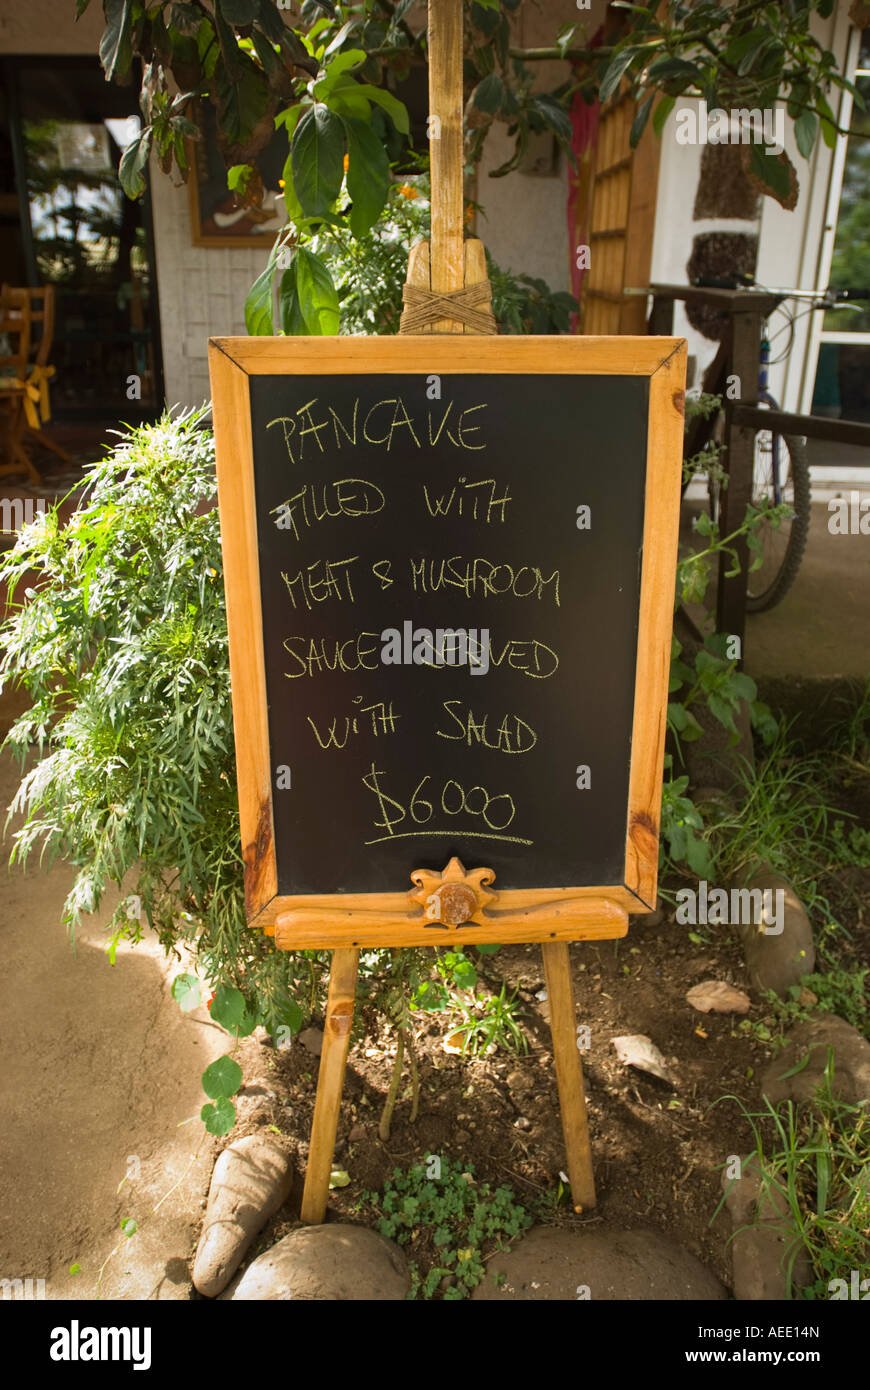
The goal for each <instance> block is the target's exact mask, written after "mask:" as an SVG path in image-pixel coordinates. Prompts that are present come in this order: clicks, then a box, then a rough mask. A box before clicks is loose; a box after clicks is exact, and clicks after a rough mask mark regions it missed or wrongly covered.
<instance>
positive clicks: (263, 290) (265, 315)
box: [245, 264, 273, 338]
mask: <svg viewBox="0 0 870 1390" xmlns="http://www.w3.org/2000/svg"><path fill="white" fill-rule="evenodd" d="M272 273H273V267H272V265H271V264H270V265H267V267H266V269H265V270H264V271H263V273H262V275H258V276H257V278H256V280H255V281H254V283H253V285H252V286H251V288H250V290H249V291H248V297H247V299H246V300H245V327H246V328H247V330H248V332H249V333H250V334H251V336H252V337H255V338H256V337H260V338H262V337H265V336H267V335H268V334H270V333H271V332H272V331H273V329H272Z"/></svg>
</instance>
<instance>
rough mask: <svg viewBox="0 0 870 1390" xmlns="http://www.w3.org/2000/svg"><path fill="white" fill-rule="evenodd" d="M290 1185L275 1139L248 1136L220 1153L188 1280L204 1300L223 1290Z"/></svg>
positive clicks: (284, 1155) (285, 1158)
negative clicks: (189, 1279) (191, 1279)
mask: <svg viewBox="0 0 870 1390" xmlns="http://www.w3.org/2000/svg"><path fill="white" fill-rule="evenodd" d="M292 1186H293V1169H292V1166H291V1163H290V1158H289V1155H288V1154H287V1152H286V1150H285V1148H284V1147H283V1146H282V1145H281V1144H280V1142H279V1141H278V1140H277V1138H276V1137H275V1136H273V1135H268V1134H251V1135H248V1136H247V1137H246V1138H244V1139H237V1140H236V1142H235V1143H234V1144H231V1145H230V1146H229V1148H227V1149H224V1151H223V1153H222V1154H221V1155H220V1157H219V1158H218V1161H217V1163H216V1164H215V1166H214V1172H213V1173H212V1177H211V1187H210V1188H209V1194H208V1206H207V1207H206V1213H205V1222H204V1224H203V1228H202V1235H201V1236H200V1238H199V1245H198V1246H197V1249H196V1258H195V1260H194V1264H193V1282H194V1285H195V1287H196V1288H197V1289H199V1292H200V1293H201V1294H204V1295H205V1297H206V1298H216V1297H217V1296H218V1294H219V1293H220V1292H221V1291H222V1290H223V1289H225V1288H226V1286H227V1284H228V1283H229V1282H230V1279H231V1278H232V1277H233V1275H234V1274H235V1272H236V1270H237V1269H238V1267H239V1265H240V1264H241V1262H242V1259H243V1258H244V1255H245V1252H246V1250H247V1249H248V1246H249V1245H250V1244H251V1241H252V1240H253V1239H254V1236H255V1235H256V1234H257V1232H258V1231H259V1230H260V1229H261V1228H262V1227H263V1226H264V1225H265V1223H266V1222H267V1221H268V1219H269V1217H270V1216H273V1215H274V1214H275V1212H276V1211H278V1210H279V1208H280V1207H282V1206H283V1204H284V1203H285V1202H286V1200H287V1198H288V1197H289V1195H290V1190H291V1188H292Z"/></svg>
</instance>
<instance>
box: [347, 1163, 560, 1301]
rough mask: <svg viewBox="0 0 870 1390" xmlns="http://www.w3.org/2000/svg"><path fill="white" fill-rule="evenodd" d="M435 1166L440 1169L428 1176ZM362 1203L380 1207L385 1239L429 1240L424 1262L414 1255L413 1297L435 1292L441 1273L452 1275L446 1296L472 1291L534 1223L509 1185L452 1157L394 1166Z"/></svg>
mask: <svg viewBox="0 0 870 1390" xmlns="http://www.w3.org/2000/svg"><path fill="white" fill-rule="evenodd" d="M433 1171H436V1172H437V1173H438V1174H439V1176H433V1177H429V1176H428V1174H429V1173H430V1172H433ZM358 1206H359V1208H362V1207H365V1206H368V1207H373V1208H374V1209H375V1210H376V1211H378V1212H380V1220H379V1221H378V1222H377V1229H378V1230H379V1231H380V1233H381V1235H382V1236H386V1238H387V1239H388V1240H395V1241H396V1242H397V1244H399V1245H403V1246H404V1245H408V1244H410V1243H411V1242H412V1241H413V1242H415V1246H416V1249H418V1250H421V1247H422V1249H423V1250H425V1246H426V1245H428V1246H429V1247H430V1250H429V1252H427V1253H428V1259H426V1260H424V1261H422V1262H421V1265H422V1267H421V1265H420V1264H417V1263H416V1262H410V1263H409V1267H410V1270H411V1291H410V1293H409V1294H408V1297H409V1298H412V1299H417V1298H421V1299H434V1298H436V1297H437V1296H438V1290H439V1286H440V1285H441V1283H442V1281H448V1282H447V1283H446V1287H445V1289H444V1291H443V1293H442V1294H441V1297H442V1298H443V1299H445V1300H457V1299H462V1298H467V1297H468V1295H469V1294H470V1293H471V1292H472V1291H473V1290H474V1289H476V1288H477V1286H478V1284H479V1283H481V1281H482V1280H483V1277H484V1274H485V1273H486V1269H485V1265H486V1261H487V1259H489V1257H490V1256H491V1255H492V1254H494V1253H495V1252H496V1250H500V1249H503V1248H504V1247H505V1246H507V1245H509V1244H510V1242H511V1241H512V1240H514V1239H515V1237H516V1236H518V1235H519V1234H520V1232H521V1231H523V1230H525V1229H526V1227H527V1226H530V1225H531V1224H532V1218H531V1217H530V1216H529V1214H528V1212H527V1211H526V1210H525V1209H524V1208H523V1207H522V1206H520V1204H519V1203H518V1202H517V1201H516V1198H515V1196H514V1193H513V1192H512V1190H511V1189H510V1188H509V1187H497V1188H492V1187H491V1186H490V1184H489V1183H486V1182H484V1183H479V1182H477V1180H476V1179H475V1176H474V1165H473V1164H471V1163H469V1164H466V1165H463V1164H462V1163H458V1162H453V1161H451V1160H450V1159H449V1158H437V1157H429V1158H428V1159H427V1162H426V1163H417V1164H414V1166H413V1167H411V1168H407V1169H404V1170H403V1169H401V1168H394V1169H393V1176H392V1178H391V1179H388V1180H387V1181H386V1182H385V1183H384V1189H383V1192H382V1193H380V1194H379V1193H377V1192H364V1193H363V1194H362V1196H361V1197H360V1201H359V1204H358ZM417 1242H420V1244H416V1243H417Z"/></svg>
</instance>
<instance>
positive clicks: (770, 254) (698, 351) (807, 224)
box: [650, 3, 849, 410]
mask: <svg viewBox="0 0 870 1390" xmlns="http://www.w3.org/2000/svg"><path fill="white" fill-rule="evenodd" d="M847 11H848V6H846V5H845V4H842V3H841V4H839V5H837V6H835V9H834V13H833V14H832V16H831V18H830V19H828V20H826V21H822V20H819V19H818V16H817V17H816V21H815V23H814V25H813V32H814V33H815V35H816V37H817V38H818V39H819V40H820V42H822V43H823V44H824V45H825V46H826V47H829V48H831V49H832V50H833V51H834V52H835V53H836V54H837V58H838V64H839V65H840V66H841V67H842V66H843V65H844V64H845V60H846V48H847V40H848V31H849V21H848V13H847ZM833 104H834V109H835V110H836V102H834V103H833ZM677 105H678V107H682V106H691V105H693V103H691V102H687V101H684V100H683V99H682V98H681V99H680V101H679V102H678V104H677ZM785 124H786V142H785V149H786V152H787V154H788V156H789V158H790V160H791V162H792V164H793V165H794V167H795V169H796V171H797V176H798V181H799V184H800V193H799V197H798V203H797V206H796V208H795V209H794V211H792V212H786V210H785V209H784V208H782V207H780V205H779V204H778V203H777V202H776V201H775V199H773V198H769V197H765V198H763V199H762V202H761V209H760V215H759V217H758V219H757V220H756V221H755V222H750V221H746V220H742V219H741V220H737V219H723V218H717V219H715V220H705V221H697V222H696V221H694V220H693V219H692V206H693V203H694V197H695V189H696V188H697V185H698V176H699V174H700V168H701V154H702V148H701V146H700V145H680V144H678V143H677V139H676V131H677V121H676V111H673V112H671V115H670V117H669V118H668V121H667V122H666V124H665V127H664V129H663V131H662V136H661V140H662V151H661V163H660V167H659V185H658V201H657V204H656V224H655V237H654V242H653V260H652V269H651V275H650V279H651V280H652V281H654V282H655V281H658V282H660V283H662V282H664V283H679V284H686V283H687V273H686V265H687V262H688V260H689V257H690V255H691V251H692V242H693V239H694V238H695V237H696V236H698V234H699V233H702V232H708V231H739V232H744V233H745V232H749V233H750V234H752V233H754V234H757V235H758V238H759V246H758V261H757V266H756V279H757V281H758V283H759V284H762V285H770V286H788V287H793V288H810V289H812V288H815V286H816V283H817V281H816V265H817V257H818V247H819V243H820V241H821V237H822V232H823V230H824V211H825V200H826V195H827V189H828V184H829V179H830V174H831V166H832V160H833V155H832V152H831V151H830V150H829V149H828V148H827V146H826V145H825V144H824V142H823V141H822V140H821V137H819V138H818V139H817V141H816V146H815V149H814V150H813V153H812V155H811V157H810V161H809V163H808V162H807V161H806V160H805V159H804V158H803V157H802V156H801V155H800V154H799V153H798V150H797V147H796V145H795V141H794V134H793V126H792V122H791V121H790V120H788V118H786V123H785ZM783 322H784V320H783V319H782V318H778V319H776V320H774V321H773V322H772V325H771V327H772V330H773V331H774V332H775V331H776V329H777V328H778V327H779V326H781V324H782V323H783ZM807 322H808V320H806V319H804V320H802V323H801V327H800V329H799V331H798V332H797V334H796V337H795V342H794V345H793V347H792V351H791V354H790V356H789V358H788V360H787V361H786V362H785V363H781V364H779V365H777V366H774V367H773V368H772V370H771V378H770V380H771V390H772V392H773V394H774V395H775V396H776V397H777V398H778V399H779V401H780V403H781V405H782V406H783V408H784V409H786V410H799V409H800V408H801V404H802V402H801V380H802V377H803V376H804V375H805V374H806V363H805V358H806V350H807V327H806V325H807ZM674 332H675V333H677V334H679V335H680V336H682V337H686V338H687V339H688V342H689V354H690V356H694V357H695V359H696V363H697V366H696V375H695V382H696V383H699V382H700V379H701V375H702V373H703V371H704V369H705V368H706V366H707V365H708V364H709V362H710V361H711V360H712V358H713V356H714V355H715V352H716V348H717V346H718V344H717V343H715V342H713V341H711V340H710V339H709V338H706V337H704V336H703V335H702V334H700V333H698V332H697V331H696V330H695V329H694V328H692V326H691V325H690V324H689V322H688V320H687V318H686V315H685V311H684V309H683V307H682V305H680V304H677V305H676V311H675V315H674ZM785 341H786V335H782V336H780V337H778V338H776V339H775V340H774V341H773V344H772V347H773V354H772V355H773V356H776V355H777V353H778V351H780V350H781V348H782V346H783V345H784V343H785Z"/></svg>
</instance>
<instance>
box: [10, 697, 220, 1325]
mask: <svg viewBox="0 0 870 1390" xmlns="http://www.w3.org/2000/svg"><path fill="white" fill-rule="evenodd" d="M7 722H8V721H7ZM4 731H5V730H4ZM17 783H18V778H17V766H16V764H14V763H13V761H12V759H11V758H10V757H9V756H8V755H3V757H2V758H0V806H2V807H6V806H7V805H8V804H9V802H10V800H11V798H12V795H13V793H14V790H15V788H16V786H17ZM6 851H7V852H8V846H6ZM2 857H3V859H4V861H5V859H6V858H7V853H6V852H4V853H3V856H2ZM2 872H3V875H4V877H3V886H2V894H0V940H2V950H3V967H4V968H3V971H2V973H0V1051H2V1057H3V1066H2V1069H0V1078H2V1080H0V1107H2V1115H3V1125H2V1129H0V1279H2V1278H6V1279H27V1278H32V1279H44V1280H45V1281H46V1285H45V1296H46V1298H49V1299H57V1298H95V1297H98V1296H99V1293H100V1292H101V1293H102V1296H103V1297H104V1298H115V1299H117V1298H124V1299H130V1298H159V1299H166V1298H170V1299H172V1298H187V1297H188V1295H189V1290H190V1284H189V1279H188V1271H187V1265H186V1258H187V1256H188V1255H189V1254H190V1252H191V1245H192V1240H193V1235H194V1231H195V1228H196V1224H197V1220H198V1218H199V1215H200V1201H201V1199H202V1197H203V1196H204V1194H205V1192H206V1190H207V1184H208V1178H209V1174H210V1170H211V1161H212V1148H211V1142H212V1141H210V1140H208V1139H207V1140H206V1141H205V1142H203V1143H202V1144H200V1140H201V1136H202V1135H203V1133H204V1131H203V1126H202V1125H201V1123H200V1122H199V1120H198V1118H197V1119H196V1120H195V1121H194V1122H193V1123H192V1124H186V1125H185V1124H182V1122H183V1121H184V1120H187V1119H188V1118H190V1117H191V1116H198V1115H199V1110H200V1107H201V1106H202V1104H203V1102H204V1099H205V1097H204V1096H203V1093H202V1090H201V1086H200V1075H201V1073H202V1071H203V1069H204V1068H205V1067H206V1066H208V1064H209V1062H210V1061H212V1060H213V1059H214V1058H215V1057H216V1056H219V1055H220V1054H221V1053H222V1052H223V1051H225V1050H226V1047H225V1044H226V1041H227V1039H226V1034H224V1033H223V1031H222V1030H221V1029H219V1028H217V1027H216V1025H214V1024H212V1023H211V1021H210V1020H209V1017H208V1014H207V1013H205V1012H204V1011H202V1010H198V1011H196V1013H194V1014H189V1015H184V1014H182V1013H181V1010H180V1009H179V1007H178V1005H177V1004H176V1003H175V1001H174V1000H173V999H172V998H171V996H170V994H169V984H170V981H171V979H172V977H173V976H174V975H175V974H177V973H178V971H179V969H181V968H182V967H181V966H179V965H178V963H177V962H172V963H171V964H168V963H167V962H166V961H165V959H164V957H163V952H162V951H161V949H160V947H159V946H158V945H157V944H156V943H155V942H153V941H152V942H148V941H147V940H146V941H145V942H143V943H142V944H141V945H140V946H137V947H136V948H135V949H134V948H132V947H130V946H126V947H123V946H122V947H121V948H119V950H118V955H117V964H116V965H115V966H114V968H113V967H111V966H110V965H109V963H108V960H107V958H106V955H105V952H104V949H103V947H104V945H105V940H106V938H105V936H104V934H103V932H102V930H101V922H102V921H104V920H105V919H106V916H107V915H108V914H104V915H103V916H102V917H98V918H96V919H94V920H91V921H90V922H88V923H87V924H86V925H85V926H84V927H83V928H82V929H81V930H80V931H79V932H78V935H77V947H76V953H75V955H73V953H72V950H71V947H70V943H69V940H68V937H67V933H66V930H65V928H64V927H63V926H62V925H61V912H62V905H63V900H64V897H65V895H66V893H67V891H68V888H69V885H70V883H71V881H72V877H73V874H72V871H71V870H70V869H69V867H68V866H66V865H63V864H61V865H58V866H57V867H55V868H53V869H51V870H50V871H48V872H42V873H41V872H39V870H38V868H37V867H36V865H35V864H34V866H33V868H32V869H30V870H29V871H28V873H27V875H26V877H25V875H24V874H23V873H22V872H21V871H20V869H19V870H12V871H11V872H9V871H7V870H6V869H5V865H4V867H3V870H2ZM114 901H116V900H115V899H113V903H112V905H114ZM179 1125H181V1128H179ZM197 1147H199V1158H198V1160H197V1161H196V1162H195V1163H194V1164H193V1166H192V1167H190V1158H191V1154H192V1153H193V1152H194V1151H195V1150H196V1149H197ZM128 1171H129V1172H131V1173H132V1174H133V1177H132V1178H131V1180H129V1181H128V1182H125V1183H124V1185H123V1187H122V1189H121V1192H120V1193H118V1191H117V1189H118V1184H119V1183H120V1182H121V1180H122V1179H123V1178H124V1176H125V1174H126V1173H127V1172H128ZM179 1179H181V1180H182V1181H181V1182H180V1185H179V1187H178V1189H177V1190H176V1191H175V1192H174V1193H173V1194H172V1195H171V1196H170V1198H169V1199H168V1200H167V1201H166V1202H165V1203H164V1205H163V1206H162V1207H161V1209H160V1211H159V1212H158V1214H157V1216H151V1215H150V1213H151V1212H152V1210H153V1208H154V1207H155V1205H156V1204H157V1202H159V1201H160V1199H161V1198H162V1197H163V1196H164V1195H165V1194H166V1193H167V1192H168V1191H169V1189H170V1188H172V1186H173V1184H174V1183H176V1182H177V1181H178V1180H179ZM130 1216H132V1217H133V1218H134V1219H135V1220H136V1221H137V1222H139V1223H140V1227H141V1229H140V1230H139V1231H138V1232H137V1233H136V1234H135V1235H134V1236H133V1237H132V1238H131V1239H130V1240H129V1241H127V1240H126V1239H125V1238H123V1237H122V1236H121V1235H120V1230H119V1225H120V1222H121V1220H122V1219H126V1218H127V1217H130ZM119 1238H120V1240H121V1248H120V1249H119V1250H118V1253H117V1254H116V1255H114V1256H113V1257H112V1259H111V1260H110V1261H109V1263H108V1265H107V1266H106V1271H105V1275H104V1278H103V1283H102V1288H101V1291H100V1290H98V1287H97V1273H98V1271H99V1268H100V1266H101V1264H102V1263H103V1261H104V1260H105V1259H106V1257H107V1256H108V1255H109V1254H110V1252H111V1251H112V1249H113V1247H114V1246H115V1245H116V1244H117V1243H118V1241H119ZM74 1262H75V1263H78V1264H80V1265H81V1266H82V1269H83V1272H82V1273H81V1274H80V1275H78V1276H74V1277H71V1276H70V1275H69V1273H68V1270H69V1266H70V1265H71V1264H73V1263H74Z"/></svg>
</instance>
